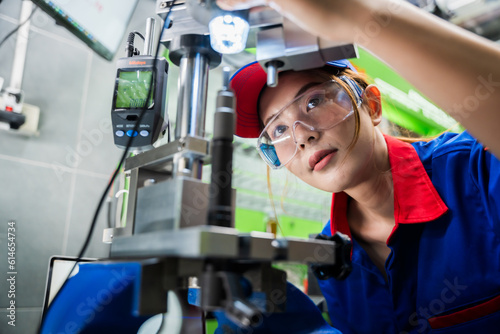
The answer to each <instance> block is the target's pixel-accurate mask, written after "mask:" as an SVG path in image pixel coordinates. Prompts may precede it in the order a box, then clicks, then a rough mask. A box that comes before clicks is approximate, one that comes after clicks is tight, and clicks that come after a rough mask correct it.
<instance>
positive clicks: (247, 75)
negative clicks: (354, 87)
mask: <svg viewBox="0 0 500 334" xmlns="http://www.w3.org/2000/svg"><path fill="white" fill-rule="evenodd" d="M325 65H328V66H332V67H335V68H338V69H346V68H349V69H351V70H353V71H355V72H356V69H355V68H354V67H353V66H352V64H351V63H350V62H349V61H348V60H346V59H342V60H336V61H331V62H328V63H326V64H325ZM266 83H267V73H266V71H264V69H263V68H262V67H261V66H260V64H259V63H258V62H256V61H255V62H253V63H250V64H248V65H245V66H243V67H242V68H240V69H239V70H238V71H237V72H236V73H234V75H233V76H232V77H231V83H230V87H231V89H232V90H233V91H234V94H235V96H236V133H235V134H236V135H237V136H238V137H242V138H258V137H259V135H260V132H261V129H260V125H259V115H258V113H257V103H258V100H259V95H260V92H261V91H262V89H263V88H264V86H265V85H266Z"/></svg>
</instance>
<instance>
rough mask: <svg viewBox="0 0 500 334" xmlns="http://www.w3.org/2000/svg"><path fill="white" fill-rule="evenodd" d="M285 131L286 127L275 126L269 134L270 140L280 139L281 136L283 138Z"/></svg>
mask: <svg viewBox="0 0 500 334" xmlns="http://www.w3.org/2000/svg"><path fill="white" fill-rule="evenodd" d="M287 129H288V127H287V126H286V125H278V126H276V127H275V128H274V130H273V132H272V134H271V138H272V139H273V140H275V139H278V138H280V137H281V136H283V134H284V133H285V132H286V130H287Z"/></svg>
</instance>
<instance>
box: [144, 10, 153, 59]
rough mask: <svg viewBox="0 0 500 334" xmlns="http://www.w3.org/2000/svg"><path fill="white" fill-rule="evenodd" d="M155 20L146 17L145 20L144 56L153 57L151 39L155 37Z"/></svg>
mask: <svg viewBox="0 0 500 334" xmlns="http://www.w3.org/2000/svg"><path fill="white" fill-rule="evenodd" d="M155 22H156V21H155V19H154V18H152V17H148V18H147V20H146V35H145V36H144V52H143V53H144V54H145V55H148V56H152V55H153V39H154V35H155Z"/></svg>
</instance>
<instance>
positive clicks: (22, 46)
mask: <svg viewBox="0 0 500 334" xmlns="http://www.w3.org/2000/svg"><path fill="white" fill-rule="evenodd" d="M32 8H33V3H32V2H31V1H28V0H24V1H23V4H22V7H21V15H19V22H20V23H23V22H24V21H26V20H27V19H28V18H29V16H30V15H31V11H32ZM29 31H30V21H27V22H26V23H25V24H23V25H22V26H21V28H19V30H18V32H17V40H16V48H15V51H14V62H13V64H12V72H11V77H10V86H9V88H11V89H13V90H15V91H16V92H19V91H21V85H22V82H23V73H24V63H25V61H26V49H27V48H28V35H29Z"/></svg>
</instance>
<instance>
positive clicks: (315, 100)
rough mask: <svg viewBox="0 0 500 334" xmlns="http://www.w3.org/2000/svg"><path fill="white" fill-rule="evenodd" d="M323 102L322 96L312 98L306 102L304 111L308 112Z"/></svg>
mask: <svg viewBox="0 0 500 334" xmlns="http://www.w3.org/2000/svg"><path fill="white" fill-rule="evenodd" d="M323 100H324V96H319V95H317V96H313V97H311V98H309V99H308V100H307V104H306V111H310V110H312V109H314V108H316V107H317V106H319V105H320V104H321V103H322V102H323Z"/></svg>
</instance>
